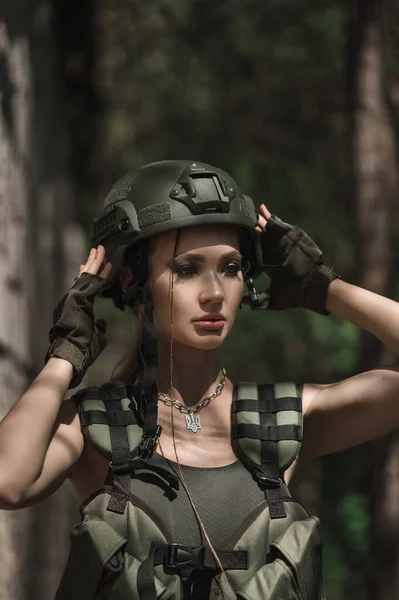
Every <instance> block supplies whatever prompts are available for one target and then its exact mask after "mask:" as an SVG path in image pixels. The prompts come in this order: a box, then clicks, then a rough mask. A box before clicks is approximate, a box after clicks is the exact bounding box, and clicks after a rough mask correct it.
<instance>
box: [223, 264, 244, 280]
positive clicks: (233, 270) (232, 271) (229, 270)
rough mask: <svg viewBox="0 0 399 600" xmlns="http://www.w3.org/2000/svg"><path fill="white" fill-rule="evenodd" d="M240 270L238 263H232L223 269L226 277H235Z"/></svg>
mask: <svg viewBox="0 0 399 600" xmlns="http://www.w3.org/2000/svg"><path fill="white" fill-rule="evenodd" d="M241 270H242V269H241V265H239V264H238V263H232V264H231V265H228V266H227V267H226V268H225V269H224V272H225V273H226V275H227V276H228V277H235V276H236V275H237V274H238V273H239V272H240V271H241Z"/></svg>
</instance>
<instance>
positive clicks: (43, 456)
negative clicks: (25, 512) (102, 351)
mask: <svg viewBox="0 0 399 600" xmlns="http://www.w3.org/2000/svg"><path fill="white" fill-rule="evenodd" d="M72 375H73V368H72V365H71V364H70V363H69V362H67V361H66V360H63V359H61V358H51V359H50V360H49V361H48V363H47V364H46V366H45V367H44V369H43V370H42V371H41V372H40V374H39V375H38V376H37V378H36V379H35V380H34V381H33V383H32V384H31V386H30V387H29V388H28V389H27V391H26V392H25V393H24V394H23V396H21V398H20V399H19V400H18V402H16V404H15V405H14V406H13V407H12V409H11V410H10V411H9V413H8V414H7V415H6V416H5V417H4V419H3V420H2V422H1V423H0V508H2V509H13V508H20V507H21V506H26V505H27V504H28V503H33V502H35V501H36V502H37V501H39V500H41V499H42V498H43V497H45V496H47V495H49V494H50V493H52V492H53V491H54V490H55V489H56V488H57V487H59V485H61V483H62V482H63V481H64V480H65V478H66V477H67V475H68V471H69V469H70V468H71V466H72V465H73V464H74V462H76V460H77V459H78V458H79V456H80V454H81V452H82V449H83V436H82V433H81V430H80V424H79V419H78V417H77V415H76V409H74V406H73V402H71V401H68V402H65V403H64V405H63V401H64V397H65V393H66V391H67V389H68V387H69V384H70V381H71V379H72Z"/></svg>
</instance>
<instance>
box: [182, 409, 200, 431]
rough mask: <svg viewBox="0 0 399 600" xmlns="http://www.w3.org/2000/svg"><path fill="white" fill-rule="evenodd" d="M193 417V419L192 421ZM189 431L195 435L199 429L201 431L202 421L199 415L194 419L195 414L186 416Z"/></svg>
mask: <svg viewBox="0 0 399 600" xmlns="http://www.w3.org/2000/svg"><path fill="white" fill-rule="evenodd" d="M190 417H191V419H190ZM185 419H186V424H187V429H188V430H189V431H190V430H191V431H192V432H193V433H195V432H196V431H198V429H201V421H200V417H199V415H197V416H196V417H194V413H192V412H190V414H189V415H185Z"/></svg>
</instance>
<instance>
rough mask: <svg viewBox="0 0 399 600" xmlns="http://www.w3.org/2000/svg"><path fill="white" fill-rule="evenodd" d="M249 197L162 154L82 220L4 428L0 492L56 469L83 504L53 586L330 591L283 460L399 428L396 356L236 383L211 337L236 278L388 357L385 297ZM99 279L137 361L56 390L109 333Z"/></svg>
mask: <svg viewBox="0 0 399 600" xmlns="http://www.w3.org/2000/svg"><path fill="white" fill-rule="evenodd" d="M260 210H261V214H260V215H256V213H255V210H254V207H253V204H252V201H251V199H250V198H248V197H245V196H243V195H242V193H241V191H240V190H239V188H238V187H237V184H236V183H235V182H234V180H232V179H231V178H230V177H229V176H228V175H227V174H225V173H224V172H223V171H220V170H219V169H216V168H213V167H211V166H209V165H205V164H203V163H190V162H188V161H165V162H162V163H152V164H151V165H145V166H144V167H142V168H141V169H140V170H139V171H138V172H136V173H134V174H129V175H128V176H127V177H126V178H124V179H123V180H121V181H120V182H118V184H117V185H116V186H115V188H114V189H113V190H112V191H111V194H110V196H109V198H108V199H107V201H106V203H105V206H104V209H103V211H102V213H101V215H100V216H99V217H98V218H97V219H96V221H95V231H94V237H93V246H95V247H94V248H92V250H91V252H90V255H89V257H88V260H87V262H86V264H85V265H81V267H80V273H79V277H78V278H77V279H76V280H75V282H74V285H73V286H72V288H71V290H70V291H69V292H68V293H67V294H66V296H65V297H64V298H63V299H62V301H61V302H60V304H59V306H58V307H57V309H56V310H55V311H54V327H53V328H52V329H51V331H50V342H51V345H50V348H49V351H48V353H47V356H46V361H47V362H46V366H45V367H44V369H43V371H42V372H41V373H40V374H39V376H38V377H37V378H36V380H35V381H34V382H33V384H32V385H31V386H30V388H29V389H28V390H27V392H26V393H25V394H24V395H23V396H22V398H21V399H20V400H19V401H18V403H17V404H16V405H15V407H14V408H13V409H12V410H11V411H10V412H9V414H8V415H7V416H6V417H5V419H4V420H3V422H2V423H1V425H0V433H1V435H0V439H1V446H0V456H1V457H2V458H3V461H2V464H4V465H5V467H4V469H2V470H1V480H0V502H1V504H0V507H1V508H5V509H15V508H20V507H24V506H28V505H30V504H33V503H35V502H38V501H40V500H41V499H42V498H44V497H46V496H48V495H49V494H51V493H52V492H53V491H54V490H55V489H56V488H57V487H58V486H59V485H60V484H61V483H62V482H63V481H64V480H65V479H66V477H69V478H70V479H71V481H72V483H73V485H74V487H75V490H76V493H77V495H78V498H79V501H80V502H81V503H82V516H83V521H82V523H81V524H80V525H79V526H78V527H77V528H76V529H75V530H74V532H73V535H72V547H71V555H70V559H69V561H68V565H67V569H66V572H65V575H64V577H63V580H62V582H61V585H60V588H59V590H58V592H57V595H56V598H57V599H68V600H89V599H90V598H95V599H96V600H105V599H107V600H116V599H117V598H118V599H125V598H126V599H127V598H132V599H134V600H136V599H139V598H140V600H142V599H143V598H144V599H145V600H147V599H152V598H157V597H158V598H163V599H164V600H167V599H178V598H195V599H198V598H214V599H216V598H223V599H226V598H241V599H246V600H249V599H252V600H254V599H255V598H266V597H267V598H269V599H270V600H281V599H283V598H284V599H285V598H287V599H288V598H290V599H293V600H295V599H301V600H320V599H322V598H323V597H324V594H323V590H322V583H321V580H322V577H321V542H320V538H319V534H318V527H317V520H316V519H312V518H308V517H307V515H306V513H305V511H304V510H303V509H302V508H301V507H299V506H298V505H297V504H296V503H294V502H293V501H292V499H291V498H290V495H289V492H288V490H287V488H286V486H285V483H287V482H288V479H289V476H288V475H287V473H286V478H285V479H286V481H285V482H284V481H283V472H284V471H286V470H287V468H288V466H289V465H290V464H291V463H292V464H293V465H295V464H296V462H297V461H298V460H300V461H301V462H302V461H306V460H309V459H311V458H315V457H317V456H321V455H323V454H327V453H330V452H336V451H339V450H343V449H345V448H348V447H350V446H354V445H356V444H360V443H362V442H365V441H367V440H370V439H373V438H375V437H378V436H379V435H383V434H384V433H387V432H389V431H392V430H393V429H395V428H396V427H397V426H398V422H399V409H398V407H397V394H398V391H399V375H398V374H397V372H396V371H397V366H396V365H394V366H392V367H389V368H384V369H378V370H373V371H370V372H368V373H362V374H360V375H357V376H355V377H352V378H350V379H348V380H345V381H342V382H340V383H336V384H332V385H316V384H304V385H303V386H296V385H295V384H290V383H283V384H277V385H275V386H267V385H266V386H260V387H259V388H258V387H257V386H255V385H252V386H251V384H248V385H247V386H243V387H239V388H234V386H233V384H232V383H231V381H230V380H229V378H228V377H227V376H226V374H225V372H224V370H223V368H222V365H220V362H219V359H218V354H217V350H218V348H219V347H220V345H221V344H222V342H223V341H224V339H225V338H226V336H227V334H228V332H229V331H230V329H231V327H232V325H233V323H234V319H235V316H236V313H237V310H238V308H239V306H240V303H241V301H242V296H243V291H244V281H245V283H246V284H247V286H248V289H249V291H250V302H251V306H252V307H253V308H259V307H260V308H263V309H284V308H290V307H295V306H303V307H305V308H308V309H310V310H314V311H316V312H319V313H321V314H326V315H327V314H329V313H333V314H335V315H337V316H339V317H341V318H343V319H346V320H348V321H351V322H352V323H355V324H356V325H358V326H359V327H362V328H363V329H365V330H367V331H369V332H371V333H373V334H374V335H375V336H376V337H378V338H379V339H380V340H381V341H382V342H383V343H385V344H386V345H387V347H388V348H389V349H390V350H391V351H393V352H394V353H395V354H396V353H397V351H398V348H399V325H396V323H399V319H397V318H396V317H398V316H399V308H398V305H397V303H395V302H393V301H391V300H388V299H386V298H383V297H381V296H378V295H376V294H373V293H371V292H369V291H366V290H363V289H360V288H358V287H356V286H352V285H350V284H347V283H345V282H343V281H342V280H340V279H339V278H338V276H337V275H336V274H335V273H334V272H333V271H332V270H331V269H329V268H328V267H325V266H324V265H323V264H322V257H321V252H320V251H319V249H318V248H317V246H316V245H315V244H314V243H313V242H312V240H310V238H309V237H308V236H306V234H304V233H303V232H302V231H301V230H299V229H297V228H295V227H292V226H290V225H287V224H284V223H283V222H281V221H280V220H279V219H277V218H276V217H273V216H272V215H271V214H270V212H269V211H268V210H267V208H266V207H265V206H264V205H262V206H261V209H260ZM100 241H101V242H102V245H98V247H97V248H96V246H97V244H99V242H100ZM107 261H110V262H108V263H107ZM105 263H107V264H106V265H105V266H104V264H105ZM260 270H264V271H265V272H266V273H267V274H268V275H269V276H270V278H271V284H270V287H269V290H268V293H267V294H264V295H258V294H257V293H256V289H255V286H254V283H253V279H254V278H255V277H256V276H257V275H258V274H259V272H260ZM97 293H98V294H100V295H102V296H104V297H111V298H112V299H113V301H114V303H115V305H116V306H117V307H119V308H120V309H123V308H124V307H125V306H129V307H130V308H131V309H132V311H133V313H134V314H135V315H137V318H138V321H139V323H140V324H141V329H140V327H139V331H141V339H139V340H138V358H137V356H135V357H134V358H137V360H136V365H135V366H134V367H132V365H131V364H128V365H127V368H126V369H125V370H124V371H123V372H122V373H120V374H119V375H118V377H117V378H115V379H114V381H112V382H110V383H109V384H106V385H105V386H102V388H89V389H84V390H80V391H79V392H78V393H77V394H76V395H75V396H74V398H72V399H71V400H66V401H63V400H64V396H65V392H66V391H67V389H68V388H72V387H75V386H76V385H78V384H79V383H80V381H81V380H82V378H83V376H84V373H85V372H86V370H87V368H88V367H89V366H90V364H92V362H93V361H94V360H95V359H96V358H97V356H98V355H99V353H100V352H101V351H102V349H103V348H104V347H105V344H106V333H105V324H104V322H96V323H95V324H94V323H93V321H94V319H93V313H92V307H93V301H94V296H95V295H96V294H97ZM154 332H155V333H156V338H155V337H154ZM155 339H156V343H154V340H155ZM136 354H137V353H136ZM301 400H302V403H301ZM301 404H302V406H301ZM259 406H262V407H263V408H262V409H260V408H259ZM265 407H266V408H265ZM271 407H272V408H271ZM301 409H302V414H303V417H304V425H303V428H304V433H305V435H304V438H303V443H302V445H301V446H300V442H301V437H302V436H301V433H302V428H301V424H302V421H301ZM180 410H181V411H182V412H180ZM37 415H41V418H40V419H38V416H37ZM254 415H255V417H254ZM33 418H34V419H35V424H36V425H35V429H34V430H31V428H30V427H29V425H30V423H31V422H32V420H33ZM254 418H256V419H258V420H257V421H256V420H255V421H254V420H253V419H254ZM254 423H257V425H254ZM240 427H241V429H240ZM254 427H255V429H254ZM28 428H29V431H30V436H29V439H24V437H23V433H24V432H26V431H28ZM251 428H252V429H251ZM253 431H255V433H253ZM270 432H272V433H270ZM23 439H24V443H22V440H23ZM299 448H300V452H299V455H298V451H299ZM33 449H34V452H33ZM297 455H298V456H297ZM237 458H238V459H239V460H237ZM110 459H111V463H110ZM109 463H110V464H109ZM293 468H294V466H293V467H292V468H291V469H290V475H291V474H292V469H293Z"/></svg>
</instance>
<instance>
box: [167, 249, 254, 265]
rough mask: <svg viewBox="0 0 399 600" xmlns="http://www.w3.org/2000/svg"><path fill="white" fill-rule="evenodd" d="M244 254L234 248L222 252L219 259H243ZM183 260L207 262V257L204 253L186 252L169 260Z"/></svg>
mask: <svg viewBox="0 0 399 600" xmlns="http://www.w3.org/2000/svg"><path fill="white" fill-rule="evenodd" d="M242 258H243V257H242V255H241V254H240V252H238V251H237V250H233V251H232V252H226V253H225V254H222V256H221V257H220V259H219V262H220V261H222V260H242ZM177 260H178V261H181V260H192V261H194V262H198V263H204V262H206V257H205V256H204V255H203V254H197V253H195V252H185V253H184V254H179V255H178V256H174V257H173V258H172V260H171V261H170V262H169V264H170V265H172V264H173V263H175V261H177Z"/></svg>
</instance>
